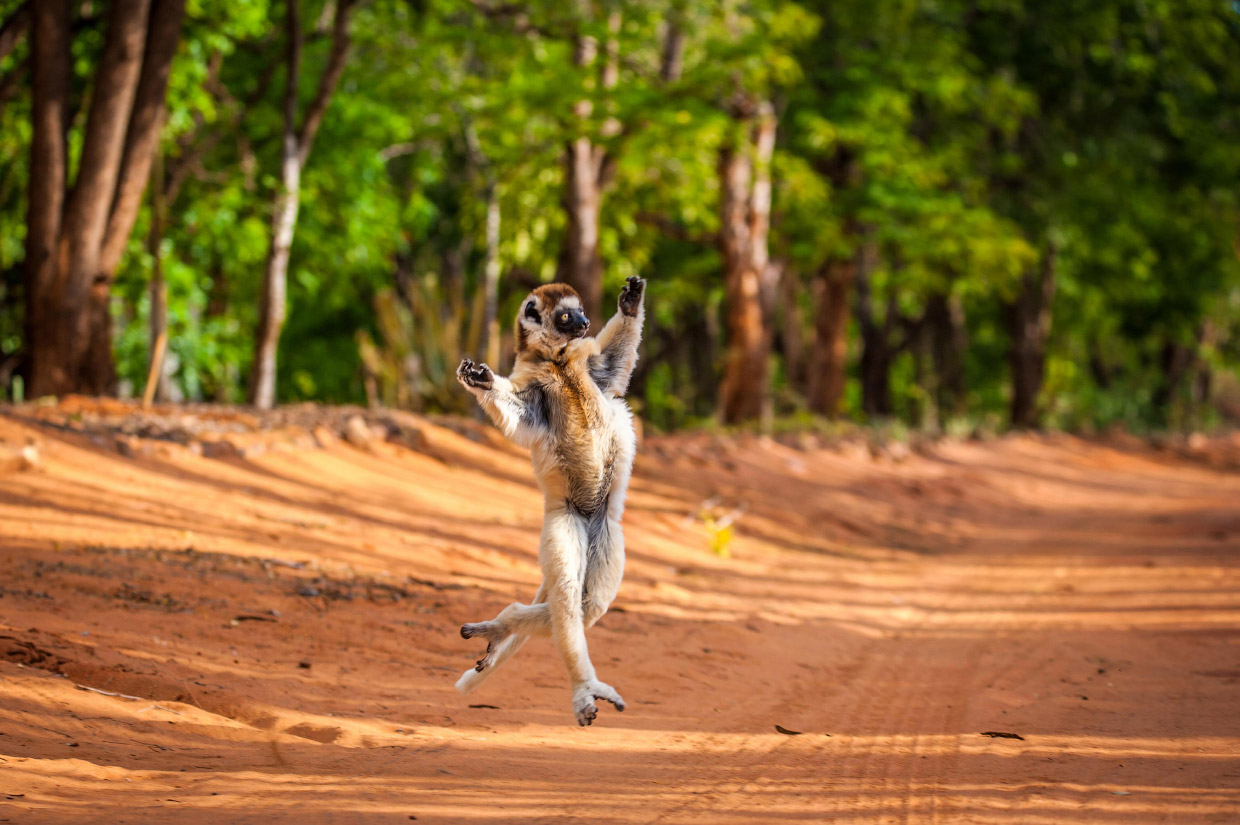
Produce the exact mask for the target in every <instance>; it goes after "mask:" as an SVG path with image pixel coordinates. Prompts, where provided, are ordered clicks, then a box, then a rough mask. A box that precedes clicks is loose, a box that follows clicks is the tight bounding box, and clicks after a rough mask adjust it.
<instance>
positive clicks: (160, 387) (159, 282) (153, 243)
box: [146, 153, 169, 403]
mask: <svg viewBox="0 0 1240 825" xmlns="http://www.w3.org/2000/svg"><path fill="white" fill-rule="evenodd" d="M157 155H158V153H157ZM163 171H164V164H163V157H162V155H158V156H157V157H156V158H155V163H154V165H153V166H152V167H151V229H150V232H148V233H147V238H146V249H147V252H148V253H150V255H151V285H150V304H151V308H150V316H149V324H148V326H149V333H150V335H149V340H150V353H151V356H150V358H151V364H150V365H149V366H150V367H151V368H152V369H153V370H155V395H154V400H155V402H156V403H160V402H164V401H167V400H168V395H169V393H168V376H167V374H166V373H165V370H164V364H163V362H164V361H165V358H166V356H165V353H166V352H167V335H168V284H167V282H166V281H165V280H164V259H163V255H161V254H160V247H162V246H163V241H164V221H165V218H166V212H165V207H164V185H163V177H164V175H163ZM161 338H162V339H164V345H163V346H160V339H161ZM157 360H158V361H159V362H160V363H155V361H157Z"/></svg>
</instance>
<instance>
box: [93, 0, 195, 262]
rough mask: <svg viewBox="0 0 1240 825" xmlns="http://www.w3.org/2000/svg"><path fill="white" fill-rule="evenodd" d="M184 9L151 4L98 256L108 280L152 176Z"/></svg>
mask: <svg viewBox="0 0 1240 825" xmlns="http://www.w3.org/2000/svg"><path fill="white" fill-rule="evenodd" d="M184 13H185V0H159V2H156V3H155V4H154V6H153V7H152V8H151V20H150V25H149V26H148V28H147V34H146V50H145V56H144V57H143V60H142V74H141V75H140V76H139V78H138V88H137V92H136V94H135V97H134V104H133V115H132V116H131V117H130V120H129V129H128V132H127V134H126V136H125V151H124V155H123V156H122V157H121V167H120V173H119V180H118V183H117V187H116V193H115V196H114V198H113V204H112V214H111V217H110V218H109V219H108V224H107V227H108V228H107V233H106V235H105V238H104V242H103V251H102V252H101V254H100V259H99V266H100V270H101V271H102V272H103V273H104V274H105V275H107V277H108V278H109V279H111V278H112V277H113V275H114V274H115V272H116V267H117V265H118V264H119V263H120V260H121V257H122V256H123V255H124V253H125V246H126V243H127V242H128V240H129V235H130V233H131V232H132V231H133V225H134V221H135V220H136V219H137V217H138V207H139V206H140V205H141V203H142V193H143V190H144V189H145V188H146V185H147V180H148V179H149V178H150V177H151V175H150V171H151V164H152V162H153V161H154V158H155V155H156V154H157V153H158V148H159V132H160V129H161V127H162V126H163V122H164V106H165V100H166V98H167V94H166V93H167V89H168V76H169V74H171V71H172V58H173V56H174V55H175V54H176V50H177V43H178V42H179V41H180V36H181V21H182V19H183V18H184ZM155 180H156V184H155V185H157V186H161V187H162V186H163V180H162V176H161V178H157V179H155Z"/></svg>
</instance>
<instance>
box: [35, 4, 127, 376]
mask: <svg viewBox="0 0 1240 825" xmlns="http://www.w3.org/2000/svg"><path fill="white" fill-rule="evenodd" d="M149 7H150V0H116V2H114V3H113V4H112V6H111V12H110V15H109V19H108V37H107V40H106V41H105V43H104V47H103V54H102V55H101V56H100V58H99V68H98V71H97V72H96V73H95V79H94V91H93V92H92V95H91V102H90V114H89V115H88V116H87V119H86V133H85V137H84V139H83V143H82V160H81V163H80V165H79V168H78V175H77V180H76V181H75V182H74V185H73V192H72V194H71V195H70V196H69V200H68V203H67V204H66V205H65V222H64V227H63V231H62V233H61V236H60V242H59V244H58V246H57V254H58V255H59V257H60V264H59V265H60V266H61V267H62V268H64V269H65V272H64V273H62V275H61V277H62V278H64V284H65V292H64V300H63V303H62V304H61V311H60V322H61V324H60V325H61V329H62V330H63V331H64V332H65V333H66V334H67V336H68V338H69V341H70V344H69V347H70V348H69V353H68V355H69V359H70V363H71V364H72V365H73V368H75V369H76V371H77V375H76V377H75V379H76V380H75V381H74V387H73V389H75V390H78V391H85V392H87V393H90V394H101V393H107V392H110V391H111V390H112V386H113V384H114V383H115V380H116V373H115V367H114V365H113V361H112V330H111V314H110V313H109V311H108V299H109V297H110V286H111V284H110V282H109V279H107V278H106V277H101V272H102V270H101V267H100V264H101V263H102V251H103V249H102V248H103V240H104V234H105V233H106V231H107V226H108V216H109V214H110V213H111V208H112V200H113V196H114V195H115V193H116V184H117V181H118V179H119V176H120V165H121V158H122V156H123V153H124V149H125V135H126V132H127V130H128V125H129V118H130V113H131V112H132V110H133V102H134V97H135V94H136V92H137V88H138V78H139V74H140V72H141V69H142V54H143V45H144V43H145V40H146V28H147V12H148V10H149ZM143 182H145V176H144V178H143Z"/></svg>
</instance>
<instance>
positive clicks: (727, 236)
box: [719, 103, 776, 424]
mask: <svg viewBox="0 0 1240 825" xmlns="http://www.w3.org/2000/svg"><path fill="white" fill-rule="evenodd" d="M750 119H752V118H749V117H746V118H745V120H746V121H748V120H750ZM746 126H748V123H746ZM775 126H776V122H775V114H774V110H773V108H772V107H771V106H770V104H769V103H763V104H761V106H760V107H758V113H757V116H756V122H755V123H753V125H752V127H751V128H750V129H748V131H751V132H752V135H751V136H747V137H748V140H749V143H748V144H747V145H744V146H740V147H738V146H735V145H728V146H725V148H724V149H723V151H722V152H721V153H720V157H719V177H720V202H721V204H720V205H721V216H720V225H719V247H720V251H721V252H722V253H723V261H724V286H725V290H726V295H727V298H726V307H727V340H728V352H727V359H726V361H725V365H724V373H723V382H722V384H721V386H720V390H719V417H720V420H721V421H722V422H723V423H725V424H735V423H738V422H741V421H745V420H749V419H754V418H758V417H760V416H762V415H763V414H764V412H765V411H766V407H767V399H768V387H767V384H768V381H767V361H768V359H769V356H770V351H771V333H770V327H769V325H768V323H767V320H768V318H769V315H770V311H769V308H768V307H766V306H765V305H764V304H765V298H766V296H768V295H769V294H770V293H771V290H770V288H769V286H768V284H767V282H768V281H769V279H770V278H771V277H772V273H771V271H770V266H769V258H768V252H767V236H768V234H769V231H770V214H771V178H770V165H771V155H772V154H773V152H774V149H775Z"/></svg>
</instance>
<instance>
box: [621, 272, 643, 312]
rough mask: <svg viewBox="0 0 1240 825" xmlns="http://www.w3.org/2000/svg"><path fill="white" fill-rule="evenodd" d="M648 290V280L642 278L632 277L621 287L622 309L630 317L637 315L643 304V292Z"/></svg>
mask: <svg viewBox="0 0 1240 825" xmlns="http://www.w3.org/2000/svg"><path fill="white" fill-rule="evenodd" d="M645 290H646V282H645V281H644V280H642V279H641V278H637V277H631V278H629V279H628V280H627V281H625V284H624V286H623V287H622V288H621V289H620V311H621V312H623V313H624V314H625V315H627V316H629V317H630V318H635V317H636V316H637V310H639V309H641V306H642V293H643V292H645Z"/></svg>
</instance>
